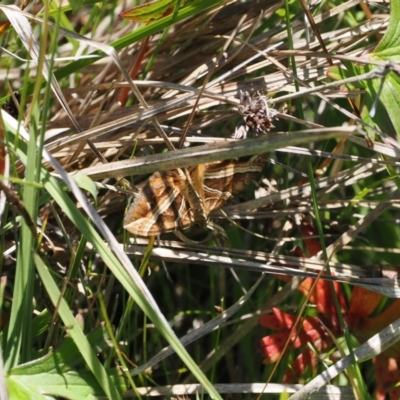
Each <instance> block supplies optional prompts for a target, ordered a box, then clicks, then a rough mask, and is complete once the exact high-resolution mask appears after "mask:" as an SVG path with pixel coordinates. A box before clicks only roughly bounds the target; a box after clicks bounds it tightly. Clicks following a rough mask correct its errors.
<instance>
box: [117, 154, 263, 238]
mask: <svg viewBox="0 0 400 400" xmlns="http://www.w3.org/2000/svg"><path fill="white" fill-rule="evenodd" d="M266 160H267V155H266V154H264V155H258V156H252V157H249V158H239V159H232V160H224V161H217V162H213V163H209V164H200V165H197V166H194V167H190V168H188V169H187V170H186V171H185V172H183V171H182V169H176V170H170V171H166V172H155V173H154V174H153V175H152V176H150V178H149V179H148V180H147V181H146V183H145V184H144V186H143V187H142V189H141V190H140V192H139V194H138V195H137V197H136V199H135V201H134V202H133V203H132V205H131V207H130V208H129V210H128V212H127V213H126V215H125V219H124V228H125V229H127V230H128V231H129V232H131V233H133V234H135V235H139V236H154V235H158V234H161V233H165V232H172V231H176V230H181V229H187V228H189V227H190V226H192V225H194V224H198V225H200V226H206V222H207V218H208V216H209V214H210V213H211V212H212V211H214V210H218V209H219V208H221V207H222V206H223V205H224V204H225V203H226V202H227V201H228V200H229V199H230V198H231V197H232V196H234V195H235V194H238V193H239V192H241V191H242V190H243V189H244V188H245V187H246V186H247V185H248V184H249V183H250V182H251V181H252V180H253V179H254V178H255V177H256V176H257V174H258V173H259V172H260V171H261V170H262V168H263V166H264V164H265V162H266Z"/></svg>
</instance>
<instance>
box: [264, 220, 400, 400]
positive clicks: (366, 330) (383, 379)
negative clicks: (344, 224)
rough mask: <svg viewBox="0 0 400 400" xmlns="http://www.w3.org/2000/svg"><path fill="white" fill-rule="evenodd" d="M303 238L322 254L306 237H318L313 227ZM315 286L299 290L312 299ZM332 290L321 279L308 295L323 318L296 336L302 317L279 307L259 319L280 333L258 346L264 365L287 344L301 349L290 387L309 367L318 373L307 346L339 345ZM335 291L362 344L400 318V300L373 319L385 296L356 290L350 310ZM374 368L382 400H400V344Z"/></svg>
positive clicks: (305, 324) (309, 320)
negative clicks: (294, 327) (296, 323)
mask: <svg viewBox="0 0 400 400" xmlns="http://www.w3.org/2000/svg"><path fill="white" fill-rule="evenodd" d="M302 233H303V235H304V236H305V237H306V239H305V240H304V241H305V244H306V247H307V250H308V253H309V254H310V255H313V254H315V253H316V252H318V251H319V250H320V246H319V243H316V240H315V239H311V238H307V237H309V236H311V235H315V232H313V230H312V229H311V228H310V225H309V224H306V223H304V224H303V226H302ZM297 253H301V251H297ZM314 282H315V280H313V279H309V278H308V279H305V280H304V281H303V283H302V284H301V285H300V286H299V287H298V290H299V291H300V292H301V293H303V294H304V295H305V296H307V295H308V294H309V293H310V291H311V289H312V287H313V284H314ZM331 287H332V285H331V284H330V283H329V282H327V281H323V280H319V281H318V282H317V283H316V284H315V287H314V289H313V292H312V293H311V295H310V296H309V301H310V303H312V304H314V305H315V306H316V309H317V310H318V316H316V317H305V318H304V317H303V318H301V319H300V322H299V323H298V325H297V327H296V329H295V330H293V332H292V328H293V326H294V325H295V322H296V320H297V318H298V317H297V316H296V315H290V314H287V313H285V312H283V311H281V310H279V309H278V308H274V309H273V310H272V313H271V314H268V315H265V316H263V317H262V318H260V320H259V322H260V324H261V325H262V326H264V327H265V328H269V329H273V330H276V331H278V332H277V333H274V334H271V335H269V336H266V337H264V338H262V339H261V341H260V343H259V349H258V350H259V353H260V354H261V355H262V356H263V358H264V363H266V364H270V363H274V362H276V361H278V360H279V358H280V356H281V354H282V353H283V351H284V349H285V346H286V343H287V342H289V343H290V346H287V349H290V348H294V349H299V350H301V352H300V354H299V355H298V357H297V358H296V359H295V360H294V362H292V363H291V369H288V370H287V371H286V374H285V376H284V382H286V383H292V382H296V381H297V380H298V377H300V376H301V375H302V374H303V373H304V372H305V370H306V368H307V366H310V367H311V368H312V369H313V371H315V370H316V366H317V361H318V357H317V355H316V354H315V353H314V352H313V351H312V350H311V349H310V348H309V347H308V346H307V343H311V344H312V345H313V348H314V351H315V352H318V353H321V352H326V351H327V350H329V349H330V348H331V347H332V346H333V344H334V341H333V340H332V337H331V335H333V336H335V337H340V336H342V331H341V329H340V325H339V320H338V315H337V312H336V308H335V305H334V302H333V293H332V292H331ZM333 287H334V290H335V292H336V295H337V297H338V300H339V304H340V308H341V313H342V315H343V317H344V319H345V321H346V324H347V327H348V329H349V332H350V333H351V334H353V335H354V336H355V337H356V338H357V340H358V341H359V342H360V343H363V342H365V341H366V340H368V339H369V338H370V337H371V336H373V335H375V334H376V333H378V332H380V331H381V330H382V329H384V328H385V327H387V325H389V324H390V323H392V322H393V321H395V320H396V319H398V318H400V300H396V301H394V302H393V303H392V304H390V305H389V306H388V307H387V308H386V309H384V311H382V312H380V313H379V314H378V315H376V316H373V317H370V315H371V314H373V313H374V312H375V310H376V308H377V307H378V305H379V304H380V303H381V301H382V300H383V299H384V297H383V296H382V295H380V294H378V293H375V292H370V291H368V290H365V289H362V288H359V287H354V288H353V290H352V294H351V298H350V303H349V305H348V306H347V305H346V301H345V297H344V295H343V293H342V291H341V289H340V285H339V284H338V283H336V282H335V283H334V284H333ZM328 331H329V334H328ZM373 364H374V368H375V377H376V387H377V395H376V396H377V397H376V398H377V400H384V399H385V395H386V393H389V395H390V399H393V400H398V399H399V398H400V387H396V385H397V384H398V383H399V382H400V371H399V365H400V343H399V342H397V343H396V344H395V345H393V346H392V347H390V348H389V349H388V350H386V351H385V352H384V353H382V354H380V355H378V356H377V357H375V358H374V359H373Z"/></svg>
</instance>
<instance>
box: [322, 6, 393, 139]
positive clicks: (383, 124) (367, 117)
mask: <svg viewBox="0 0 400 400" xmlns="http://www.w3.org/2000/svg"><path fill="white" fill-rule="evenodd" d="M398 21H400V0H395V1H392V2H391V14H390V20H389V26H388V29H387V30H386V32H385V35H384V37H383V38H382V40H381V41H380V43H379V44H378V46H377V47H376V49H375V52H374V53H373V54H372V55H371V59H374V60H381V61H392V62H399V61H400V25H399V23H398ZM345 65H346V69H344V68H337V67H332V68H330V69H329V71H328V75H329V76H330V77H331V78H333V79H346V78H350V77H354V76H358V75H363V74H366V73H369V72H371V71H373V70H374V69H375V68H376V67H372V66H370V65H361V66H358V65H354V64H350V63H346V64H345ZM382 79H384V81H383V84H382ZM354 87H359V88H360V89H362V90H364V91H365V99H364V103H365V104H364V107H363V108H362V110H361V118H362V120H363V121H364V122H365V123H367V124H369V125H370V126H373V127H377V128H378V130H380V131H381V132H383V133H385V134H387V135H389V136H391V137H394V138H397V141H400V77H399V76H398V75H396V74H395V73H394V72H388V73H387V74H386V75H385V76H384V77H383V78H379V79H372V80H363V81H359V82H358V84H354V83H353V84H352V85H347V88H348V89H351V88H354ZM373 105H376V112H375V114H374V115H373V116H371V113H370V112H371V109H372V107H373ZM366 131H367V132H368V136H369V138H370V139H371V141H372V142H373V141H374V139H375V131H374V130H373V129H369V128H368V127H366Z"/></svg>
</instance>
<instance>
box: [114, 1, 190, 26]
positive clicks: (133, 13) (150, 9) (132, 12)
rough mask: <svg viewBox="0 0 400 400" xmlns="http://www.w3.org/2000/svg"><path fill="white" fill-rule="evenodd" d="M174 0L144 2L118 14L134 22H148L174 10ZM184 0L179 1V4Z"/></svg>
mask: <svg viewBox="0 0 400 400" xmlns="http://www.w3.org/2000/svg"><path fill="white" fill-rule="evenodd" d="M175 4H176V1H174V0H154V1H149V2H148V3H144V4H142V5H140V6H136V7H133V8H131V9H129V10H126V11H124V12H122V13H121V14H120V15H119V16H120V17H122V18H126V19H130V20H131V21H135V22H144V23H147V22H150V21H152V20H157V19H160V18H163V17H166V16H167V15H169V14H171V13H172V11H173V10H174V7H175ZM183 4H184V1H183V0H182V1H181V5H183Z"/></svg>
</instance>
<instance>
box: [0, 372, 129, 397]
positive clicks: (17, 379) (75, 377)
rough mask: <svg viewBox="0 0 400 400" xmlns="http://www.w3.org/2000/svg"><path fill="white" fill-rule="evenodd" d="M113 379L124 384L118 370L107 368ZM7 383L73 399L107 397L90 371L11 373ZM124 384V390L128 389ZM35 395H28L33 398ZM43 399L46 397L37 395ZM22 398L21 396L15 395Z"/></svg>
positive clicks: (118, 384) (115, 382) (39, 392)
mask: <svg viewBox="0 0 400 400" xmlns="http://www.w3.org/2000/svg"><path fill="white" fill-rule="evenodd" d="M107 374H108V375H109V376H111V381H112V382H113V384H115V385H116V386H118V387H120V388H121V386H124V381H123V379H122V378H121V376H119V374H118V371H116V370H112V371H111V370H107ZM7 384H8V385H10V384H11V385H12V386H13V387H16V388H18V389H19V390H21V389H27V390H29V391H31V392H33V393H35V394H38V395H41V396H43V395H52V396H59V397H62V398H67V399H73V400H82V399H87V400H89V399H90V400H94V399H98V398H99V397H105V398H106V396H105V393H104V391H103V390H102V388H101V386H100V385H99V383H98V381H97V379H96V378H95V377H94V375H93V374H92V373H91V372H90V371H68V372H65V371H59V372H58V373H57V372H54V373H43V374H31V375H30V374H27V375H11V376H8V377H7ZM126 389H127V388H126V386H124V391H125V390H126ZM33 398H35V397H27V399H33ZM37 398H38V399H42V398H44V397H37ZM15 399H18V400H20V399H21V397H15Z"/></svg>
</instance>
